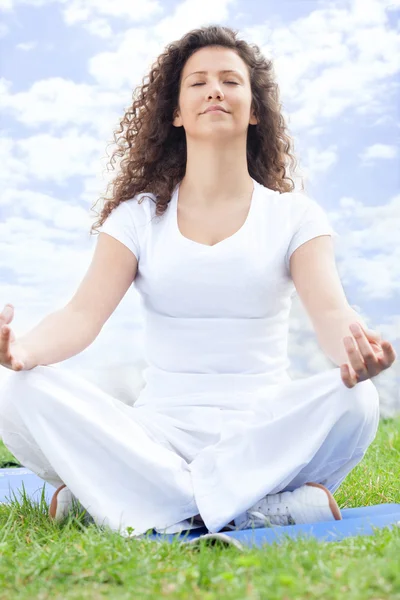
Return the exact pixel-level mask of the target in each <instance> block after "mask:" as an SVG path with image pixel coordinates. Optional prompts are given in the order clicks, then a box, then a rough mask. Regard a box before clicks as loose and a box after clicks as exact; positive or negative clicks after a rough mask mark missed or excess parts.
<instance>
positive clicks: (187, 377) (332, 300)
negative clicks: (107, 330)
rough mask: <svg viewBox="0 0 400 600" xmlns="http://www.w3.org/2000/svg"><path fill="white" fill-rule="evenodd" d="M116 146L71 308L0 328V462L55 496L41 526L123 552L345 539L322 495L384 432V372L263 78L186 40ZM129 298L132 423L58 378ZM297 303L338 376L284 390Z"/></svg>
mask: <svg viewBox="0 0 400 600" xmlns="http://www.w3.org/2000/svg"><path fill="white" fill-rule="evenodd" d="M215 109H216V110H215ZM118 133H120V134H122V135H121V136H120V139H119V148H118V149H117V150H116V152H118V154H119V156H122V157H123V160H122V161H121V163H120V171H119V173H118V176H117V177H116V178H115V180H114V182H113V185H114V187H113V194H112V198H111V199H108V200H107V201H106V203H105V206H104V208H103V209H102V212H101V215H100V219H99V221H98V222H96V223H95V225H93V228H92V229H93V230H97V231H98V232H99V233H100V235H99V239H98V242H97V247H96V249H95V252H94V256H93V260H92V264H91V265H90V267H89V270H88V272H87V274H86V276H85V278H84V279H83V281H82V283H81V285H80V287H79V288H78V290H77V292H76V293H75V295H74V296H73V298H72V299H71V301H70V302H69V303H68V304H67V305H66V306H65V307H64V308H63V309H61V310H59V311H56V312H54V313H52V314H50V315H49V316H47V317H46V318H45V319H44V320H43V321H42V322H41V323H40V324H39V325H38V326H37V327H36V328H35V329H33V330H32V331H31V332H29V333H27V334H26V335H25V336H22V337H21V338H20V339H18V340H16V339H15V336H14V335H13V333H12V330H11V328H10V325H9V324H10V323H11V321H12V319H13V315H14V313H13V307H12V306H10V305H9V306H8V307H6V308H5V310H4V311H3V313H2V321H3V323H5V325H4V326H3V327H2V331H1V346H0V348H1V349H0V362H1V364H2V365H3V366H5V367H6V368H8V369H11V370H12V371H15V373H13V374H12V376H9V377H8V378H7V380H6V382H5V384H4V385H3V387H2V390H1V392H0V435H1V436H2V438H3V440H4V443H5V444H6V446H7V447H8V448H9V449H10V451H11V452H12V453H13V454H14V455H15V456H16V457H17V458H18V459H19V460H20V461H21V462H22V463H23V464H24V465H25V466H27V467H29V468H30V469H32V471H34V472H35V473H37V475H39V476H40V477H41V478H42V479H44V480H45V481H48V482H49V483H51V484H52V485H54V486H55V487H57V491H56V493H55V494H54V497H53V500H52V503H51V507H50V515H51V516H52V518H55V519H57V520H59V519H61V518H63V516H65V514H66V513H67V512H68V510H69V508H70V506H71V502H72V501H73V500H74V498H76V499H78V501H79V502H80V503H81V504H82V506H83V507H85V509H86V510H87V511H88V513H89V514H90V515H91V516H92V518H93V519H94V521H95V522H96V523H97V524H100V523H101V524H103V525H106V526H109V527H111V528H112V529H113V530H118V531H119V532H120V533H121V534H122V535H130V534H132V535H141V534H143V533H144V532H146V531H147V530H148V529H150V528H154V529H156V530H157V531H165V532H168V533H173V532H178V531H182V530H184V529H190V528H194V527H199V526H202V525H204V524H205V525H206V527H207V528H208V530H209V531H210V532H218V531H220V530H224V529H229V528H238V529H241V528H246V527H261V526H265V525H276V524H277V525H285V524H290V523H307V522H316V521H321V520H322V521H324V520H325V521H326V520H334V519H340V518H341V515H340V509H339V507H338V505H337V503H336V501H335V499H334V497H333V493H334V492H335V490H336V489H337V488H338V487H339V485H340V484H341V482H342V481H343V479H344V478H345V477H346V476H347V474H348V473H349V472H350V471H351V470H352V469H353V468H354V467H355V465H356V464H357V463H358V462H359V461H360V460H361V459H362V457H363V456H364V454H365V452H366V450H367V448H368V446H369V445H370V444H371V442H372V441H373V439H374V437H375V434H376V430H377V426H378V420H379V399H378V394H377V390H376V388H375V386H374V385H373V383H372V381H371V380H370V379H371V377H372V376H375V375H377V374H378V373H379V372H380V371H381V370H382V369H385V368H388V367H389V366H390V365H391V364H392V363H393V361H394V359H395V354H394V350H393V348H392V346H391V344H390V343H389V342H386V341H381V340H380V337H379V335H378V334H377V333H375V332H373V331H371V330H368V329H367V328H366V327H365V325H363V324H362V321H361V319H360V317H359V316H358V315H357V314H356V313H355V312H354V311H353V310H352V309H351V307H350V306H349V304H348V302H347V300H346V298H345V296H344V292H343V289H342V287H341V285H340V281H339V278H338V275H337V271H336V270H335V269H334V266H335V265H334V253H333V244H332V238H331V236H332V235H335V232H334V231H333V229H332V228H331V226H330V224H329V222H328V220H327V218H326V215H325V213H324V211H323V210H322V209H321V207H320V206H319V205H318V204H317V203H316V202H315V201H314V200H312V199H311V198H309V197H308V196H307V195H305V194H303V193H301V192H295V191H294V186H293V181H292V180H291V179H290V178H287V177H286V164H287V160H288V159H289V160H290V161H291V162H292V164H295V159H294V158H293V156H292V155H291V154H290V139H289V137H288V135H287V134H286V132H285V124H284V120H283V118H282V115H281V113H280V104H279V102H278V88H277V85H276V83H274V78H273V69H272V64H271V62H270V61H267V60H266V59H265V58H264V57H263V56H262V55H261V53H260V52H259V50H258V48H257V46H255V45H249V44H247V43H246V42H245V41H242V40H239V39H237V35H236V32H234V31H232V30H231V29H229V28H227V27H219V26H211V27H205V28H202V29H198V30H194V31H191V32H189V33H188V34H187V35H185V36H184V37H183V38H182V39H181V40H180V41H178V42H176V43H173V44H170V45H169V46H168V47H167V48H166V50H165V52H164V53H163V54H162V55H161V56H160V57H159V59H158V60H157V62H156V64H155V65H154V66H153V68H152V70H151V73H150V76H149V81H148V83H146V84H145V85H143V86H142V88H141V90H140V93H139V94H138V96H137V99H136V100H135V101H134V102H133V105H132V107H131V108H130V109H129V110H128V111H127V112H126V114H125V116H124V118H123V120H122V121H121V129H120V130H119V132H118ZM113 158H114V157H113ZM113 158H112V159H111V162H112V160H113ZM290 182H291V183H290ZM133 281H134V283H135V286H136V287H137V289H138V291H139V293H140V294H141V297H142V299H143V305H144V309H145V320H146V336H147V338H146V340H147V343H146V349H147V356H146V359H147V362H148V368H147V369H146V371H145V373H144V376H145V380H146V385H145V387H144V389H143V390H142V391H141V393H140V395H139V398H138V400H137V402H136V403H135V405H134V406H128V405H126V404H124V403H122V402H120V401H118V400H116V399H115V398H113V397H111V396H110V395H108V394H106V393H105V392H103V391H102V390H101V389H99V388H97V387H96V386H94V385H92V384H91V383H89V382H87V381H85V380H84V379H82V378H80V377H78V376H73V375H71V373H69V372H66V371H65V370H63V369H60V368H56V367H55V363H58V362H61V361H63V360H65V359H67V358H69V357H71V356H73V355H76V354H78V353H79V352H81V351H82V350H84V349H85V348H87V347H88V346H89V345H90V344H91V343H92V342H93V341H94V340H95V339H96V337H97V335H98V334H99V333H100V331H101V329H102V326H103V325H104V323H105V322H106V321H107V319H108V318H109V317H110V315H111V314H112V312H113V311H114V310H115V308H116V307H117V306H118V304H119V302H120V301H121V299H122V297H123V296H124V294H125V293H126V291H127V290H128V288H129V286H130V285H131V284H132V282H133ZM295 291H297V292H298V293H299V295H300V297H301V300H302V302H303V303H304V304H305V307H306V309H307V311H308V312H309V314H310V317H311V319H312V322H313V324H314V326H315V330H316V333H317V336H318V340H319V342H320V344H321V346H322V348H323V349H324V351H326V353H327V355H328V356H329V357H330V358H331V359H332V360H333V361H334V362H336V364H337V365H338V367H339V366H340V368H334V369H331V370H329V371H326V372H323V373H320V374H317V375H314V376H312V377H309V378H305V379H301V380H296V381H291V379H290V377H289V376H288V374H287V367H288V359H287V330H288V321H289V311H290V304H291V296H292V295H293V293H294V292H295ZM353 323H355V324H357V323H358V324H359V325H361V329H360V330H359V332H358V333H354V336H353V335H351V332H350V330H349V326H350V325H351V324H353ZM343 336H346V338H347V337H350V339H351V340H352V342H351V343H350V342H349V340H348V339H346V341H344V340H343Z"/></svg>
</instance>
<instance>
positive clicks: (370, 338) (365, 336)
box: [340, 323, 396, 388]
mask: <svg viewBox="0 0 400 600" xmlns="http://www.w3.org/2000/svg"><path fill="white" fill-rule="evenodd" d="M349 329H350V331H351V333H352V334H353V336H354V337H352V336H350V337H345V338H343V343H344V346H345V348H346V351H347V354H348V356H349V359H350V360H349V363H344V364H343V365H341V367H340V373H341V376H342V380H343V383H344V384H345V386H346V387H348V388H352V387H354V386H355V385H357V383H360V382H361V381H365V380H366V379H370V378H371V377H376V376H377V375H379V373H380V372H381V371H384V370H385V369H388V368H389V367H390V366H391V365H392V364H393V363H394V361H395V360H396V353H395V351H394V348H393V346H392V344H391V343H390V342H388V341H386V340H382V339H381V336H380V335H379V333H378V332H377V331H373V330H372V329H365V328H364V327H363V326H362V325H360V324H359V323H352V324H351V325H350V327H349ZM354 338H355V339H354Z"/></svg>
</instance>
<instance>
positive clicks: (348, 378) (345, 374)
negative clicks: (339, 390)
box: [340, 363, 358, 388]
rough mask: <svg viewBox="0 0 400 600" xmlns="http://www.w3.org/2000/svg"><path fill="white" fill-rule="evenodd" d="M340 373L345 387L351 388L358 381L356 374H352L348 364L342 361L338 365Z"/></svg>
mask: <svg viewBox="0 0 400 600" xmlns="http://www.w3.org/2000/svg"><path fill="white" fill-rule="evenodd" d="M340 374H341V377H342V381H343V383H344V384H345V386H346V387H348V388H352V387H354V386H355V385H356V384H357V383H358V381H357V377H356V375H355V374H354V375H352V373H351V371H350V367H349V365H348V364H346V363H344V364H343V365H341V366H340Z"/></svg>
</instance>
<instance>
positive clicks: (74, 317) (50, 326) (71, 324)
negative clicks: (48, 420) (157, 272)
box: [16, 233, 138, 368]
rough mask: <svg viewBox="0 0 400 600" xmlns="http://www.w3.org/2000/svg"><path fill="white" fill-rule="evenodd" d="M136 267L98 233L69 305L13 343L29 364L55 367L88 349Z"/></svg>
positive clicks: (126, 251)
mask: <svg viewBox="0 0 400 600" xmlns="http://www.w3.org/2000/svg"><path fill="white" fill-rule="evenodd" d="M137 266H138V261H137V259H136V256H135V255H134V254H133V252H131V251H130V250H129V249H128V248H127V247H126V246H125V245H124V244H122V243H121V242H119V241H118V240H116V239H115V238H113V237H111V236H110V235H108V234H106V233H100V234H99V238H98V242H97V245H96V249H95V252H94V255H93V258H92V262H91V264H90V267H89V269H88V271H87V273H86V275H85V277H84V279H83V280H82V282H81V284H80V286H79V288H78V290H77V291H76V293H75V295H74V296H73V298H72V299H71V300H70V302H68V304H67V305H66V306H65V307H63V308H61V309H60V310H57V311H55V312H53V313H51V314H49V315H48V316H46V317H45V318H44V319H43V320H42V321H41V322H40V323H39V324H38V325H37V326H36V327H34V328H33V329H32V330H31V331H29V332H28V333H26V334H25V335H23V336H21V337H19V338H18V339H17V340H16V341H17V342H18V344H19V345H20V346H21V347H22V348H23V349H24V350H26V351H27V352H28V354H29V356H30V357H31V359H32V360H31V361H29V362H30V364H32V365H33V366H37V365H50V364H53V363H57V362H60V361H63V360H66V359H68V358H70V357H71V356H75V355H76V354H79V353H80V352H82V351H83V350H85V348H87V347H88V346H90V344H91V343H92V342H93V341H94V340H95V339H96V337H97V336H98V334H99V333H100V331H101V329H102V327H103V325H104V324H105V322H106V321H107V320H108V318H109V317H110V316H111V314H112V313H113V312H114V310H115V309H116V307H117V306H118V304H119V303H120V301H121V300H122V298H123V296H124V295H125V293H126V292H127V290H128V289H129V287H130V286H131V284H132V282H133V280H134V279H135V277H136V273H137ZM31 368H33V367H31Z"/></svg>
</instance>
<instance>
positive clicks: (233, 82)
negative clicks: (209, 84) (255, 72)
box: [191, 81, 239, 87]
mask: <svg viewBox="0 0 400 600" xmlns="http://www.w3.org/2000/svg"><path fill="white" fill-rule="evenodd" d="M224 83H232V84H233V85H239V84H238V83H236V81H224ZM196 85H204V83H194V84H193V85H192V86H191V87H196Z"/></svg>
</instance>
